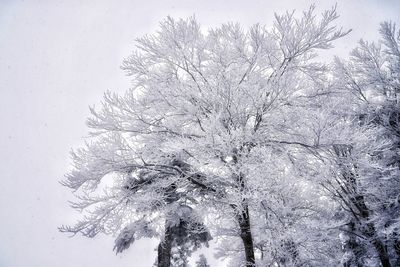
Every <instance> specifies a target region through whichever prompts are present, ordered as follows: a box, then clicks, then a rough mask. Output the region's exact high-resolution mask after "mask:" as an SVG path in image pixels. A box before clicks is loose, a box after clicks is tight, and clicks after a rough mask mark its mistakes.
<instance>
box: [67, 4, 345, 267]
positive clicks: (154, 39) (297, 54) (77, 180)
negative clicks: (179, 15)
mask: <svg viewBox="0 0 400 267" xmlns="http://www.w3.org/2000/svg"><path fill="white" fill-rule="evenodd" d="M314 13H315V8H314V7H313V6H312V7H311V8H310V9H309V10H308V11H305V12H304V13H303V14H302V16H300V18H297V17H296V16H295V14H294V12H293V13H286V14H284V15H282V16H279V15H276V17H275V22H274V25H273V27H272V28H267V27H264V26H261V25H254V26H253V27H251V28H250V29H249V30H247V31H244V30H243V29H242V28H241V27H240V25H239V24H224V25H222V26H221V27H220V28H217V29H210V30H209V31H208V32H205V31H204V30H203V29H201V27H200V25H199V24H198V23H197V22H196V21H195V19H194V18H190V19H187V20H178V21H176V20H174V19H172V18H167V19H166V20H164V21H163V22H162V23H161V24H160V30H159V31H158V32H157V33H156V34H153V35H146V36H144V37H142V38H140V39H138V40H137V46H136V48H137V49H136V50H135V51H134V52H133V54H132V55H131V56H130V57H129V58H127V59H126V60H125V61H124V63H123V66H122V68H123V69H124V70H125V71H126V72H127V73H128V75H130V76H131V77H132V85H133V87H132V89H130V90H128V91H127V92H126V94H125V95H123V96H119V95H116V94H113V93H106V94H105V96H104V101H103V103H102V107H101V108H100V109H96V108H93V109H91V111H92V117H91V118H90V119H89V120H88V125H89V127H90V128H91V129H92V134H91V138H90V141H88V142H87V144H86V146H85V147H84V148H81V149H79V150H78V151H77V152H75V153H73V159H74V169H73V170H72V171H71V173H70V174H69V175H68V176H67V179H66V180H65V181H64V185H66V186H68V187H70V188H71V189H73V190H74V192H75V193H76V195H77V197H78V199H79V201H78V202H77V203H75V204H73V207H75V208H77V209H81V210H83V211H84V212H85V216H84V217H83V218H82V220H81V221H79V222H78V223H77V224H76V225H75V226H72V227H64V228H62V230H64V231H68V232H73V233H78V232H80V233H82V234H84V235H86V236H89V237H93V236H95V235H96V234H98V233H100V232H103V233H106V234H115V235H118V238H117V241H116V246H115V248H116V250H117V252H120V251H122V250H123V249H125V248H127V247H128V246H129V244H131V243H132V242H133V241H134V240H135V239H138V238H141V237H160V238H161V243H160V247H159V257H160V255H162V254H163V253H164V252H165V253H166V254H168V255H167V256H166V257H165V259H168V258H171V257H172V256H171V255H173V254H174V252H176V250H174V249H173V247H172V246H173V245H174V244H175V246H176V247H177V248H178V252H179V247H180V248H181V249H182V246H186V245H187V244H193V242H194V245H190V246H192V247H197V244H198V242H200V241H201V242H203V241H204V242H205V241H207V240H208V235H207V234H206V232H207V231H206V229H205V226H204V224H203V222H204V220H205V219H207V214H210V215H209V216H212V215H215V217H214V218H213V220H208V221H209V222H210V223H209V225H210V226H211V227H213V229H216V227H214V226H215V223H214V224H213V223H212V222H222V221H223V222H226V225H219V226H221V227H222V228H225V230H226V231H228V232H229V231H230V233H231V234H232V239H236V240H240V241H241V244H240V253H236V254H237V255H239V256H241V257H242V258H241V259H240V260H239V261H238V264H242V265H245V266H254V265H255V263H256V255H255V241H256V242H258V241H257V240H256V239H258V238H255V237H254V229H255V227H254V225H253V224H252V221H255V219H254V218H253V219H252V216H256V217H258V216H263V218H265V213H266V212H268V213H270V212H271V209H275V208H276V207H277V205H278V204H277V203H279V202H280V204H279V205H282V208H283V209H287V215H279V216H277V217H276V218H275V219H276V220H279V218H278V217H280V216H284V217H285V216H289V217H290V216H292V217H293V218H294V217H296V216H298V217H302V216H304V214H307V211H305V212H304V213H303V214H302V215H300V214H296V212H293V210H291V206H290V205H295V202H296V200H294V199H292V200H289V201H288V200H287V198H288V197H289V198H291V197H290V196H287V195H286V194H285V195H282V194H279V190H280V186H284V184H282V181H289V180H290V179H291V180H292V181H291V184H292V185H293V186H294V187H295V188H296V190H300V188H301V186H300V184H301V181H300V180H299V181H296V178H297V177H294V175H295V174H298V173H294V172H291V170H290V168H291V167H290V166H291V165H293V162H296V164H303V165H304V166H306V167H307V166H308V167H309V165H312V162H306V161H305V158H306V157H307V155H308V153H311V152H307V153H305V151H308V150H309V149H310V148H311V147H314V146H316V145H317V143H315V142H317V141H318V140H317V139H316V138H315V134H314V133H311V132H310V131H309V130H307V127H306V126H307V121H308V116H313V113H312V112H310V111H308V110H309V108H310V104H311V103H312V102H313V101H312V99H313V98H314V97H317V96H319V95H324V94H325V91H324V89H325V87H324V86H323V84H322V80H323V79H324V77H325V76H324V72H325V70H326V68H325V66H323V65H321V64H318V63H316V61H315V57H316V53H315V52H316V50H317V49H327V48H330V47H331V43H332V41H334V40H336V39H338V38H340V37H342V36H343V35H345V34H346V32H343V31H342V30H336V28H335V26H334V25H333V21H334V20H335V19H336V18H337V17H338V16H337V14H336V9H335V8H332V9H331V10H327V11H325V12H323V13H322V16H321V18H320V19H317V18H316V16H315V14H314ZM311 111H312V109H311ZM301 162H302V163H301ZM289 178H290V179H289ZM285 179H286V180H285ZM273 183H279V185H277V186H276V187H274V190H271V188H270V187H269V186H270V185H271V184H273ZM303 188H304V187H303ZM265 192H268V193H270V194H271V195H267V194H266V193H265ZM299 192H300V191H299ZM298 196H301V194H300V193H299V194H298ZM302 201H303V200H300V199H299V203H300V202H302ZM263 203H264V205H263ZM265 203H267V204H265ZM287 203H290V204H287ZM303 203H305V204H304V205H305V206H304V207H308V204H307V201H304V202H303ZM288 205H289V206H288ZM304 207H303V206H299V207H298V209H299V210H301V209H303V208H304ZM205 210H208V211H207V212H200V211H205ZM306 210H307V209H306ZM308 211H310V210H308ZM309 216H311V215H309ZM296 220H299V219H296ZM296 220H294V221H296ZM287 221H288V222H283V223H282V226H281V227H280V229H281V231H286V230H287V227H288V226H287V224H289V225H290V224H293V222H290V219H287ZM257 222H260V220H257ZM266 223H271V222H270V221H268V220H267V222H266ZM192 227H194V228H197V229H201V230H200V233H199V231H195V230H193V231H192ZM277 228H278V227H277ZM174 231H175V232H174ZM194 233H196V235H195V234H194ZM214 233H215V234H217V235H219V234H220V233H219V232H218V231H214ZM257 234H258V233H257ZM199 235H200V236H199ZM282 238H283V239H282V240H281V241H279V242H280V246H281V247H282V248H283V250H286V253H289V254H291V256H290V257H289V258H291V260H292V261H293V262H295V261H296V260H297V257H298V254H299V252H297V251H298V249H299V248H297V247H296V244H295V241H294V239H293V238H294V235H293V236H290V235H287V236H286V237H283V236H282ZM168 239H170V241H168ZM174 240H175V241H174ZM227 252H229V249H228V251H227ZM181 256H182V255H181ZM182 257H185V256H184V255H183V256H182ZM278 258H279V261H283V259H282V258H285V257H284V256H278ZM167 261H168V263H163V264H162V265H160V266H169V264H170V260H167ZM285 261H286V259H285ZM159 262H160V261H159Z"/></svg>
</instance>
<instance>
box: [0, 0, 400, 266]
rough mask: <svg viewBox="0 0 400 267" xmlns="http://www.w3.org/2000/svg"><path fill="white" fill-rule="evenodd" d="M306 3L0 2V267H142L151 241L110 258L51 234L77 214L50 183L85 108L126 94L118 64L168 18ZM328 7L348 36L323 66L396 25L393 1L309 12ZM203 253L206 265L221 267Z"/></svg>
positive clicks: (248, 14) (105, 245)
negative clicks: (109, 95)
mask: <svg viewBox="0 0 400 267" xmlns="http://www.w3.org/2000/svg"><path fill="white" fill-rule="evenodd" d="M313 2H315V1H288V0H279V1H270V0H264V1H261V0H260V1H256V0H254V1H218V0H213V1H193V0H186V1H183V0H182V1H178V0H174V1H172V0H166V1H154V0H146V1H50V0H48V1H5V0H0V96H1V97H0V122H1V124H0V125H1V131H0V158H1V161H0V175H1V176H0V185H1V193H0V266H1V267H3V266H4V267H37V266H59V267H67V266H68V267H69V266H74V267H81V266H82V267H83V266H97V267H108V266H120V267H125V266H126V267H127V266H131V267H132V266H138V267H141V266H151V265H152V264H153V263H154V260H155V256H156V253H155V251H154V248H155V247H156V241H149V240H140V241H137V242H135V243H134V244H133V245H132V246H131V247H130V249H129V250H127V251H126V252H124V253H122V254H120V255H117V256H116V255H115V253H114V252H113V250H112V249H113V245H114V239H113V238H112V237H107V236H98V237H96V238H93V239H88V238H84V237H81V236H78V235H77V236H75V237H74V238H69V235H68V234H62V233H60V232H59V231H58V229H57V227H58V226H60V225H62V224H70V223H73V222H74V220H75V219H76V218H78V217H79V214H77V213H76V212H75V211H73V210H72V209H71V208H70V207H69V205H68V200H72V195H71V192H70V191H69V190H67V189H66V188H64V187H62V186H61V185H60V184H59V181H60V180H62V179H63V176H64V174H65V173H66V172H67V171H68V169H69V167H70V164H71V160H70V158H69V152H70V150H71V149H72V148H76V147H78V146H79V145H81V144H82V143H83V142H84V137H85V136H87V132H88V129H87V127H86V126H85V120H86V118H87V116H88V115H89V109H88V106H89V105H90V106H92V105H95V104H99V102H100V101H101V99H102V96H103V92H104V91H106V90H111V91H114V92H119V93H123V92H124V91H125V90H126V89H127V88H129V78H127V77H125V75H124V73H123V71H122V70H120V68H119V66H120V65H121V63H122V60H123V58H124V57H126V56H128V55H129V54H130V52H131V51H132V50H133V49H134V40H135V38H137V37H140V36H142V35H144V34H146V33H152V32H154V31H155V30H157V27H158V23H159V21H161V20H162V19H164V18H165V17H166V16H168V15H170V16H172V17H174V18H186V17H189V16H192V15H195V16H196V18H197V20H198V21H199V22H200V23H201V24H202V26H203V27H204V28H205V29H207V28H208V27H213V26H219V25H220V24H221V23H224V22H229V21H233V22H240V23H241V24H242V26H243V27H248V26H250V25H252V24H254V23H261V24H266V25H267V26H268V25H271V23H272V21H273V14H274V12H277V13H283V12H284V11H286V10H289V11H291V10H293V9H296V10H297V11H298V12H301V11H303V10H305V9H307V8H308V7H309V6H310V5H311V4H312V3H313ZM336 2H337V5H338V8H337V9H338V13H339V14H340V18H339V19H338V20H337V24H338V25H339V26H343V28H344V29H345V30H346V29H350V28H351V29H353V31H352V32H351V33H350V34H349V35H348V36H346V37H344V38H342V39H341V40H339V41H338V42H336V43H335V45H336V46H335V48H333V49H331V50H330V51H329V52H327V53H324V58H326V59H332V55H333V54H337V55H340V56H342V57H346V56H347V55H348V53H349V51H350V50H351V48H353V47H355V45H356V42H357V41H358V40H359V39H360V38H364V39H365V40H369V41H372V40H377V39H378V27H379V23H380V22H382V21H383V20H392V21H394V22H396V23H397V25H398V26H400V25H399V24H400V18H399V14H400V1H396V0H392V1H388V0H383V1H382V0H381V1H379V0H369V1H362V0H359V1H356V0H353V1H345V0H342V1H321V3H318V2H316V6H317V11H322V10H324V9H328V8H330V7H331V6H332V5H334V4H335V3H336ZM319 13H320V12H319ZM208 255H209V262H210V264H211V266H224V265H223V263H219V264H217V262H216V261H213V260H211V258H210V255H212V251H211V252H209V253H208Z"/></svg>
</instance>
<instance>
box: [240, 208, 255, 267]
mask: <svg viewBox="0 0 400 267" xmlns="http://www.w3.org/2000/svg"><path fill="white" fill-rule="evenodd" d="M237 219H238V222H239V227H240V238H241V239H242V241H243V246H244V253H245V257H246V267H254V266H255V263H256V262H255V257H254V244H253V236H252V234H251V228H250V216H249V208H248V206H247V204H244V205H243V211H242V212H241V214H240V215H238V217H237Z"/></svg>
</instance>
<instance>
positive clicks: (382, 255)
mask: <svg viewBox="0 0 400 267" xmlns="http://www.w3.org/2000/svg"><path fill="white" fill-rule="evenodd" d="M372 244H373V245H374V247H375V249H376V251H377V252H378V255H379V260H380V261H381V264H382V267H391V266H392V265H391V264H390V259H389V255H388V253H387V249H386V247H385V246H384V245H383V243H382V241H380V240H379V239H378V238H375V239H374V240H373V241H372Z"/></svg>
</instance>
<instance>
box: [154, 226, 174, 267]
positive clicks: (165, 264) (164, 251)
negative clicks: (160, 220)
mask: <svg viewBox="0 0 400 267" xmlns="http://www.w3.org/2000/svg"><path fill="white" fill-rule="evenodd" d="M171 248H172V234H171V229H170V228H169V227H165V236H164V239H163V240H162V241H161V242H160V244H159V245H158V257H157V267H170V266H171Z"/></svg>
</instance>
